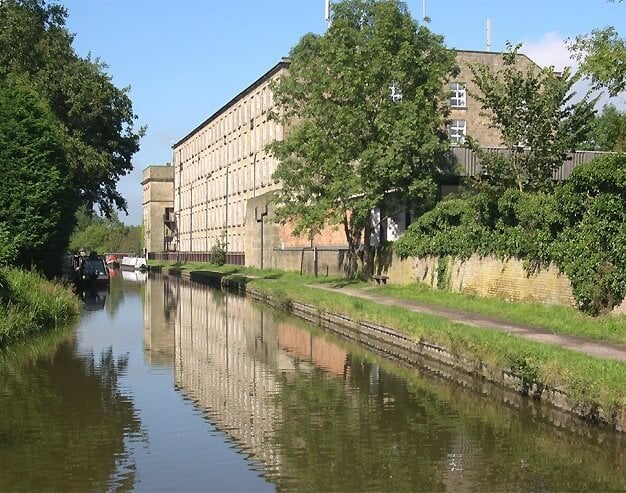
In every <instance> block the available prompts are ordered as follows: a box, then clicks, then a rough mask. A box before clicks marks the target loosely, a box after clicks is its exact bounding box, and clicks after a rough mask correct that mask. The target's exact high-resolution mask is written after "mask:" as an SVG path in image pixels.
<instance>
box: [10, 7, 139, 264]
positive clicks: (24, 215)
mask: <svg viewBox="0 0 626 493" xmlns="http://www.w3.org/2000/svg"><path fill="white" fill-rule="evenodd" d="M66 16H67V12H66V10H65V9H64V8H63V7H62V6H60V5H56V4H47V3H46V1H45V0H4V1H2V2H0V93H1V94H0V98H1V100H2V106H1V107H0V112H1V114H2V118H1V120H2V121H0V126H2V132H1V133H0V175H1V176H0V178H1V179H2V181H3V187H2V190H1V191H0V236H2V235H4V236H8V237H10V238H11V247H10V248H9V247H3V248H2V249H1V251H0V261H1V262H4V263H9V262H15V263H17V264H20V265H22V266H29V267H30V266H31V265H34V266H37V267H40V268H42V269H43V270H45V271H46V272H49V273H51V272H54V271H55V268H58V261H59V260H60V257H61V255H62V253H64V251H65V249H66V248H67V245H68V242H69V236H70V234H71V231H72V229H73V226H74V213H75V212H76V210H77V208H78V207H79V206H80V205H81V204H82V205H84V206H85V207H87V208H88V209H89V210H91V209H92V208H94V207H95V208H97V209H99V210H100V211H101V212H102V213H104V214H105V215H107V216H108V215H111V214H112V213H113V212H114V211H115V210H116V209H122V210H125V209H126V201H125V200H124V198H123V197H122V196H121V195H120V193H119V192H118V191H117V189H116V186H117V182H118V181H119V179H120V177H122V176H123V175H125V174H127V173H128V172H129V171H130V170H131V169H132V163H131V158H132V156H133V154H135V153H136V152H137V151H138V149H139V139H140V137H141V135H142V134H143V129H138V130H137V129H135V128H134V123H135V120H136V116H135V114H134V112H133V109H132V103H131V101H130V98H129V97H128V94H127V93H128V88H125V89H118V88H117V87H115V85H114V84H113V83H112V81H111V77H110V76H109V75H108V74H106V72H105V68H106V66H105V65H104V64H103V63H101V62H100V61H99V60H97V59H96V60H92V59H91V58H90V57H87V58H83V57H81V56H79V55H78V54H76V53H75V52H74V50H73V48H72V41H73V35H72V34H70V33H69V32H68V30H67V29H66V27H65V19H66Z"/></svg>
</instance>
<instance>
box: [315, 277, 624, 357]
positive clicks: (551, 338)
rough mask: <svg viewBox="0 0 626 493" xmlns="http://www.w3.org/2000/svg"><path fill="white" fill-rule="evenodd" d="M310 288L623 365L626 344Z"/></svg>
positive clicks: (366, 295)
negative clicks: (553, 346)
mask: <svg viewBox="0 0 626 493" xmlns="http://www.w3.org/2000/svg"><path fill="white" fill-rule="evenodd" d="M311 287H315V288H318V289H324V290H326V291H333V292H340V293H343V294H346V295H348V296H354V297H356V298H362V299H365V300H369V301H373V302H375V303H379V304H382V305H388V306H397V307H400V308H405V309H407V310H410V311H412V312H416V313H428V314H430V315H438V316H441V317H444V318H447V319H448V320H451V321H453V322H458V323H461V324H465V325H471V326H473V327H486V328H490V329H494V330H499V331H500V332H506V333H508V334H515V335H516V336H519V337H523V338H524V339H528V340H531V341H537V342H543V343H547V344H553V345H555V346H561V347H563V348H566V349H570V350H572V351H577V352H579V353H584V354H587V355H589V356H595V357H597V358H606V359H613V360H617V361H621V362H623V363H626V345H624V344H613V343H609V342H602V341H596V340H594V339H588V338H585V337H578V336H572V335H566V334H557V333H554V332H552V331H550V330H546V329H543V328H539V327H535V326H532V325H522V324H515V323H511V322H507V321H504V320H500V319H497V318H494V317H490V316H488V315H480V314H476V313H472V312H466V311H461V310H454V309H451V308H445V307H441V306H435V305H428V304H425V303H419V302H416V301H409V300H402V299H398V298H392V297H390V296H383V295H380V294H374V293H372V292H369V291H362V290H358V289H351V288H346V287H342V288H331V287H325V286H320V285H311Z"/></svg>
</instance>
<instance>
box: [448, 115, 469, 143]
mask: <svg viewBox="0 0 626 493" xmlns="http://www.w3.org/2000/svg"><path fill="white" fill-rule="evenodd" d="M448 135H449V136H450V140H451V141H452V143H453V144H463V143H464V142H465V135H467V122H466V121H465V120H452V121H451V122H450V126H449V127H448Z"/></svg>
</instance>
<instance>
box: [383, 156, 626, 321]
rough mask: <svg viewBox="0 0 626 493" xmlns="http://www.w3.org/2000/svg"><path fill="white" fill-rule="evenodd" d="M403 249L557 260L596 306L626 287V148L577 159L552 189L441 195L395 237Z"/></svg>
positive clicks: (580, 298)
mask: <svg viewBox="0 0 626 493" xmlns="http://www.w3.org/2000/svg"><path fill="white" fill-rule="evenodd" d="M395 251H396V253H397V254H398V255H400V256H401V257H409V256H416V257H422V256H426V255H433V256H438V257H445V256H448V255H450V256H454V257H457V258H468V257H469V256H470V255H471V254H473V253H478V254H479V255H487V254H490V255H494V256H496V257H499V258H503V257H515V258H518V259H521V260H524V261H525V262H526V265H527V267H528V268H529V270H531V271H532V270H533V269H535V268H537V267H539V266H541V265H542V264H547V263H549V262H554V264H555V265H557V266H558V267H559V269H560V270H561V272H564V273H565V274H566V275H567V276H568V277H569V279H570V281H571V283H572V289H573V292H574V296H575V298H576V301H577V303H578V306H579V308H580V309H582V310H583V311H585V312H587V313H591V314H598V313H601V312H604V311H608V310H610V309H611V308H613V307H614V306H615V305H617V304H619V303H620V302H621V301H622V300H623V299H624V296H625V295H626V155H624V154H611V155H605V156H601V157H599V158H596V159H594V160H593V161H590V162H589V163H586V164H585V165H582V166H579V167H577V168H576V169H575V170H574V172H573V174H572V176H571V178H570V180H569V181H567V182H566V183H564V184H562V185H560V186H558V187H557V188H556V190H555V192H554V193H551V194H546V193H538V192H536V193H526V192H520V191H517V190H507V191H505V192H504V193H503V194H502V195H501V196H500V197H493V196H490V195H488V194H485V193H481V194H477V195H474V196H472V197H469V198H465V199H461V198H456V199H449V200H445V201H442V202H440V203H439V204H438V205H437V206H436V207H435V208H434V209H433V210H431V211H430V212H428V213H426V214H424V215H423V216H421V217H420V218H419V219H418V220H417V221H416V222H415V223H413V224H412V225H411V226H410V227H409V228H408V229H407V231H406V233H405V234H404V236H403V237H402V238H400V239H399V240H398V241H397V243H396V248H395Z"/></svg>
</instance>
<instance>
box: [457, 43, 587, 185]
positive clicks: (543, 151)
mask: <svg viewBox="0 0 626 493" xmlns="http://www.w3.org/2000/svg"><path fill="white" fill-rule="evenodd" d="M508 48H509V49H508V50H507V52H505V53H503V54H502V61H503V68H502V69H501V70H498V71H496V72H494V71H492V70H491V69H490V68H489V67H488V66H486V65H482V64H475V65H473V66H471V71H472V74H473V79H474V82H475V83H476V85H477V86H478V89H479V92H476V93H475V94H473V96H474V97H475V98H476V99H477V100H478V101H480V103H481V104H482V112H481V114H482V115H484V116H486V117H488V118H490V123H489V126H490V127H491V128H493V129H495V130H497V131H499V132H500V134H501V138H502V144H503V145H504V147H505V148H506V152H504V153H493V152H488V151H486V150H485V149H483V148H482V147H481V146H480V144H478V142H476V141H475V140H473V139H471V138H468V145H469V147H470V148H472V149H473V150H474V151H475V152H476V153H477V155H478V156H479V158H480V160H481V163H482V167H483V176H482V177H481V178H480V181H481V183H482V184H484V185H487V186H488V187H493V188H495V189H500V190H501V189H507V188H516V189H518V190H519V191H546V190H550V189H551V188H552V186H553V182H552V174H553V171H554V170H555V169H557V168H558V167H559V166H561V165H562V163H563V160H564V158H565V155H566V154H567V152H569V151H573V150H574V149H575V148H576V145H577V144H578V143H579V142H581V141H582V140H584V138H585V137H586V135H587V132H588V131H589V124H590V122H591V120H592V118H593V115H594V110H593V104H594V103H595V101H594V100H590V98H589V96H588V95H586V96H585V97H584V98H583V99H582V100H581V101H579V102H577V103H573V102H572V97H573V96H574V94H575V93H573V92H572V86H573V84H574V83H575V82H576V80H577V78H576V77H575V76H572V75H571V73H570V70H569V69H568V68H566V69H565V70H564V71H563V73H558V72H555V71H554V69H553V67H547V68H542V69H540V68H538V67H535V66H530V67H529V68H527V69H523V68H521V67H520V66H519V65H518V64H517V63H516V62H517V58H518V50H519V45H518V46H515V47H513V46H511V45H509V47H508Z"/></svg>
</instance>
